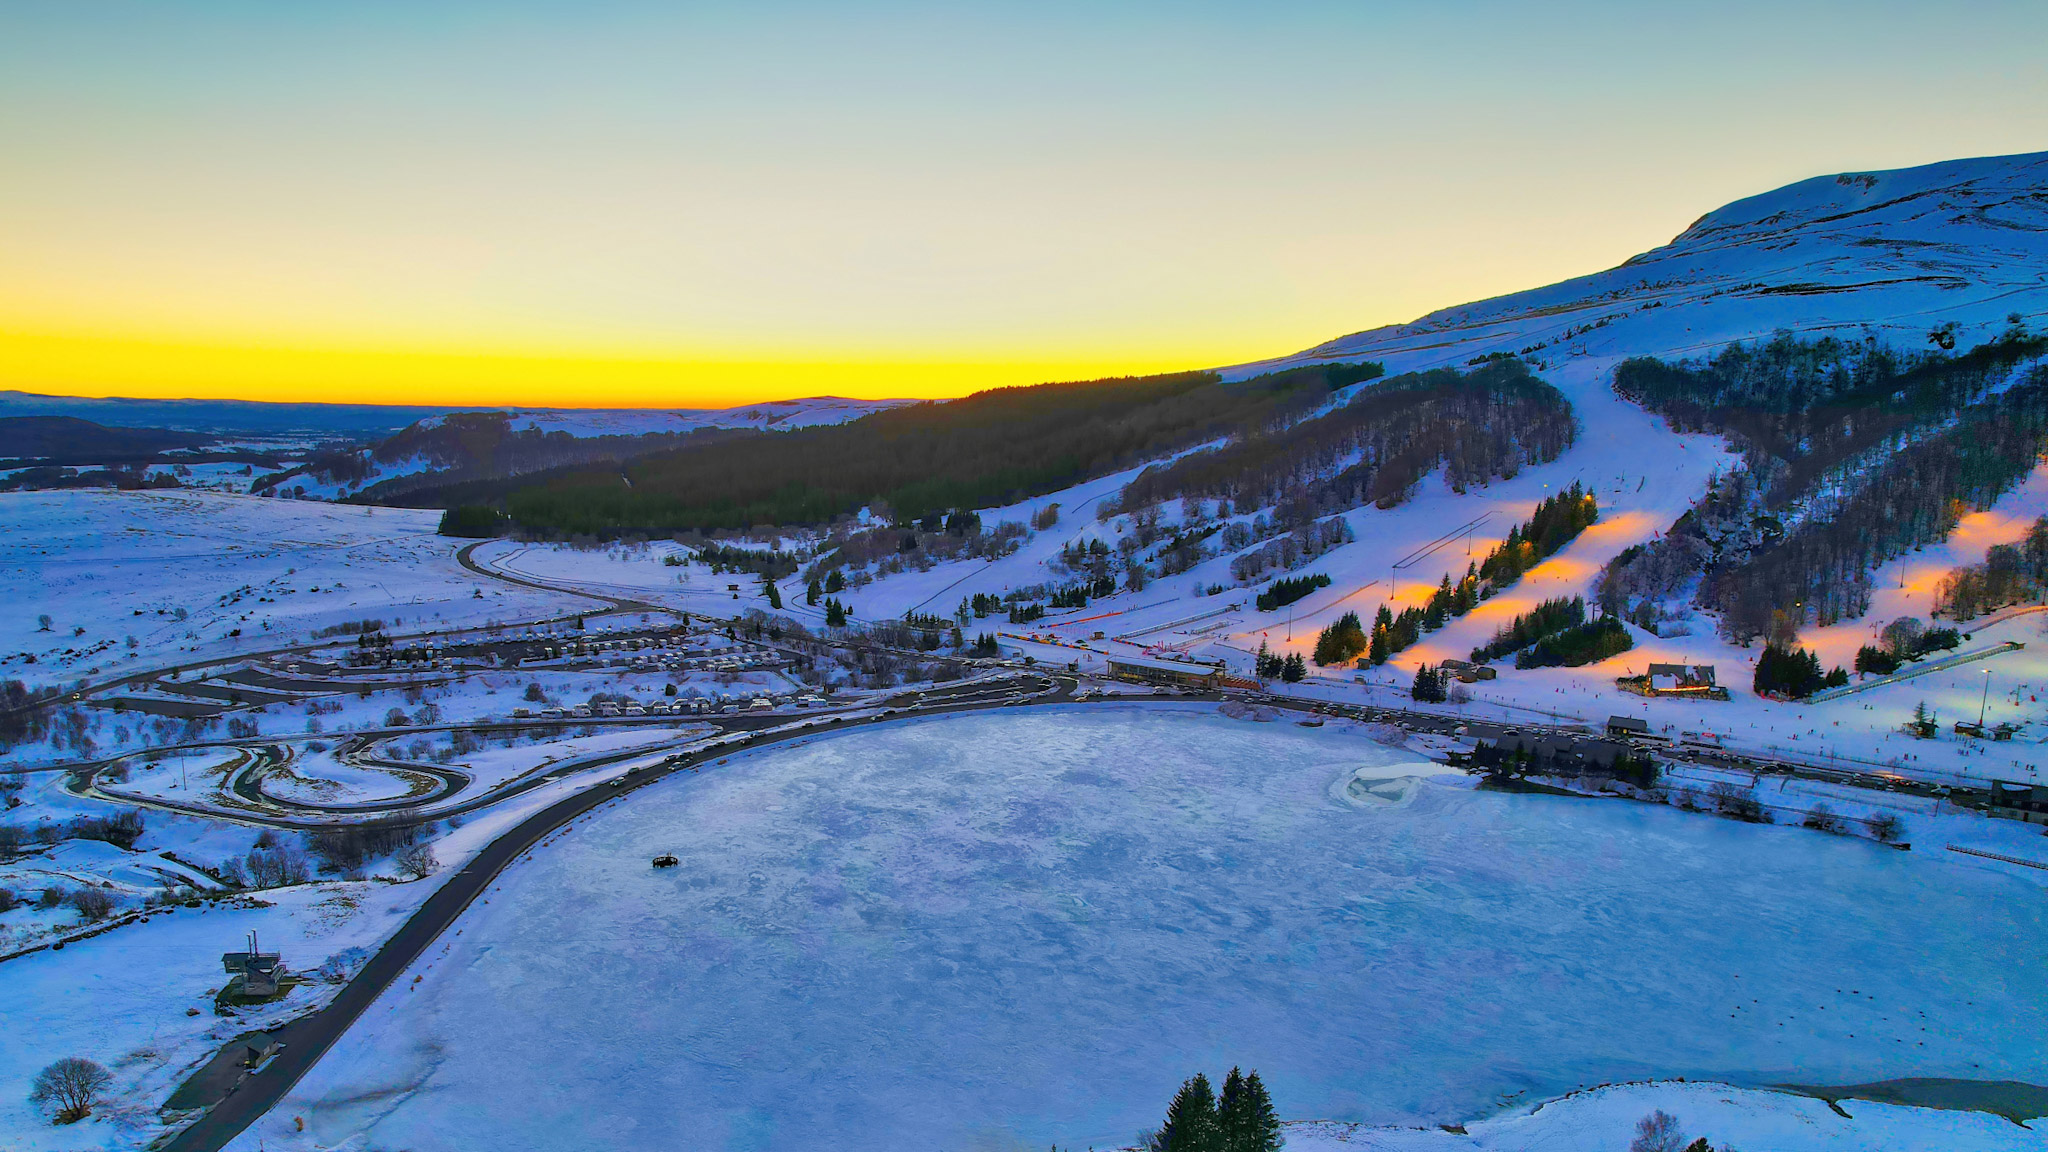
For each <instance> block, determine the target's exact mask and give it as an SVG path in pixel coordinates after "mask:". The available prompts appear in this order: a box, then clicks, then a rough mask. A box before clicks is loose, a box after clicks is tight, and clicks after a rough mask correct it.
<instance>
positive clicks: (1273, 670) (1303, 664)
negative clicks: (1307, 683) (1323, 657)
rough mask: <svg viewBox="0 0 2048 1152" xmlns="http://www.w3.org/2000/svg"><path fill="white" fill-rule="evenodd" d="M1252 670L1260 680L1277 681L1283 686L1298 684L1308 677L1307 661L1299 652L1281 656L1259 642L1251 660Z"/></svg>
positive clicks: (1263, 642)
mask: <svg viewBox="0 0 2048 1152" xmlns="http://www.w3.org/2000/svg"><path fill="white" fill-rule="evenodd" d="M1252 668H1253V670H1254V671H1256V672H1257V674H1258V676H1259V678H1260V679H1261V680H1278V681H1280V682H1282V683H1284V684H1299V683H1301V681H1302V680H1303V678H1305V677H1306V676H1307V675H1308V661H1306V660H1303V659H1302V658H1301V653H1299V652H1289V653H1288V654H1287V655H1285V656H1282V655H1280V654H1279V653H1277V652H1274V651H1273V650H1272V649H1270V648H1268V647H1266V642H1265V641H1264V640H1261V641H1259V651H1258V653H1257V654H1256V655H1255V656H1253V658H1252Z"/></svg>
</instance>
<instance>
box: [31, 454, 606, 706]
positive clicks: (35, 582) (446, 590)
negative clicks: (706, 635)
mask: <svg viewBox="0 0 2048 1152" xmlns="http://www.w3.org/2000/svg"><path fill="white" fill-rule="evenodd" d="M0 523H4V524H5V525H6V527H7V532H6V534H5V536H4V538H0V597H4V598H5V599H6V602H7V604H8V605H9V609H10V610H9V611H8V612H7V613H5V614H4V615H0V676H6V677H19V678H21V679H24V680H27V681H29V682H30V683H43V684H47V683H52V682H56V681H59V680H63V681H69V680H71V679H74V678H78V677H91V676H101V675H106V674H108V673H118V672H124V671H134V670H138V669H145V668H152V667H159V666H162V665H165V664H172V663H177V662H180V661H181V660H197V659H201V658H207V659H212V658H219V657H226V656H231V655H234V654H236V653H245V652H257V651H265V650H269V649H274V648H280V647H284V646H286V645H289V644H294V643H304V642H306V641H307V640H308V639H309V638H310V633H312V632H313V631H315V630H317V629H320V628H324V627H328V626H330V625H334V624H340V623H343V622H347V621H354V620H360V619H363V618H366V617H368V618H378V619H382V620H383V621H384V622H385V624H386V626H387V627H391V626H393V625H394V622H395V621H398V620H403V621H404V623H403V625H400V626H397V627H394V628H393V630H394V631H399V632H413V631H419V630H424V629H441V628H448V627H458V626H468V625H476V624H483V623H487V622H490V621H493V620H519V619H532V618H537V617H542V616H547V615H550V614H559V613H567V612H573V611H576V610H577V609H579V608H588V607H589V606H590V602H589V601H588V600H585V599H583V598H581V597H574V596H559V595H555V594H552V593H548V592H541V591H537V590H531V589H522V588H518V587H514V586H512V585H508V584H505V583H503V582H501V581H497V580H491V579H489V578H487V577H482V576H478V575H476V574H475V573H472V572H468V571H465V570H464V569H463V568H462V567H461V566H460V565H458V564H457V563H456V562H455V553H456V551H457V549H458V548H460V547H461V545H462V544H463V543H464V542H463V541H460V540H452V539H450V538H448V537H446V536H438V535H436V534H435V529H436V528H437V527H438V525H439V523H440V513H438V512H433V511H422V510H416V509H409V508H366V507H354V506H349V505H337V504H326V503H318V502H313V501H300V500H279V499H268V498H263V497H256V496H235V495H228V494H224V493H218V492H181V491H145V492H116V491H111V490H102V489H91V490H77V491H68V492H12V493H7V494H5V495H0ZM479 592H481V593H482V595H481V596H479V595H478V593H479ZM179 609H183V610H185V612H186V613H187V618H186V619H185V620H183V621H179V620H176V619H175V618H174V617H173V616H172V615H171V613H173V612H175V611H176V610H179ZM45 614H47V615H48V616H50V617H51V628H50V630H49V631H42V630H41V627H40V624H39V621H38V619H37V618H38V617H39V616H41V615H45ZM79 628H83V629H84V632H83V633H82V634H74V633H75V630H76V629H79ZM237 630H239V632H240V635H231V633H233V632H235V631H237ZM130 636H132V637H134V638H135V642H136V643H135V646H134V647H132V648H131V647H129V646H128V645H127V642H126V641H127V638H128V637H130ZM344 639H346V638H344ZM25 655H33V656H35V657H36V663H35V664H33V665H30V664H27V663H26V662H25V661H24V660H23V659H22V657H23V656H25Z"/></svg>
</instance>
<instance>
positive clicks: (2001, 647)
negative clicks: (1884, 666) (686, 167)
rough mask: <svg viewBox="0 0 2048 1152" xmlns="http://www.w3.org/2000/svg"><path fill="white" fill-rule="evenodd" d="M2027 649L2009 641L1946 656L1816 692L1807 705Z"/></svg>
mask: <svg viewBox="0 0 2048 1152" xmlns="http://www.w3.org/2000/svg"><path fill="white" fill-rule="evenodd" d="M2025 647H2026V645H2025V644H2023V643H2021V642H2020V641H2018V640H2007V641H2005V642H2004V643H2003V644H1998V645H1994V646H1993V647H1990V648H1979V649H1976V650H1974V651H1970V652H1958V653H1956V654H1955V655H1953V656H1945V657H1943V658H1942V659H1940V660H1935V661H1932V662H1930V663H1928V664H1925V665H1923V666H1921V667H1918V668H1908V669H1906V670H1905V671H1902V672H1896V673H1894V674H1892V675H1890V676H1880V677H1878V678H1877V679H1875V680H1865V681H1863V682H1862V683H1860V684H1847V685H1844V686H1842V687H1840V688H1830V689H1828V690H1826V691H1824V692H1815V693H1814V694H1813V695H1811V696H1808V697H1807V698H1806V700H1805V703H1808V704H1824V703H1826V702H1828V701H1829V700H1839V699H1841V698H1842V697H1844V696H1854V695H1855V694H1856V693H1858V692H1868V691H1870V690H1871V689H1872V688H1883V687H1885V686H1886V685H1888V684H1897V683H1899V682H1900V681H1902V680H1911V679H1912V678H1913V677H1915V676H1925V675H1927V674H1928V673H1930V672H1946V671H1948V670H1949V669H1951V668H1959V667H1961V666H1962V665H1964V664H1972V663H1975V662H1976V661H1979V660H1988V659H1990V658H1991V657H1993V656H2003V655H2005V654H2006V653H2007V652H2017V651H2019V650H2020V649H2022V648H2025Z"/></svg>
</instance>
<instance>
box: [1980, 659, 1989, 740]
mask: <svg viewBox="0 0 2048 1152" xmlns="http://www.w3.org/2000/svg"><path fill="white" fill-rule="evenodd" d="M1990 703H1991V669H1989V668H1986V669H1985V670H1984V698H1983V699H1981V700H1979V701H1977V727H1979V728H1982V727H1984V709H1985V708H1986V707H1988V706H1989V705H1990Z"/></svg>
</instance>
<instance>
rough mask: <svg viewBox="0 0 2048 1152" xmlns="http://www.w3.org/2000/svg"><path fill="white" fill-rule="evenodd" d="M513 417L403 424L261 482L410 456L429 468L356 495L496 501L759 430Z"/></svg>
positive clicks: (456, 416)
mask: <svg viewBox="0 0 2048 1152" xmlns="http://www.w3.org/2000/svg"><path fill="white" fill-rule="evenodd" d="M512 419H513V417H512V415H511V414H510V413H506V412H455V413H451V414H449V415H447V416H445V417H442V418H441V419H439V420H435V421H431V422H423V423H420V424H415V425H413V426H412V427H409V428H406V429H404V430H402V431H400V432H399V433H398V434H397V435H395V436H392V437H391V438H390V439H388V440H385V441H383V442H382V443H380V444H378V445H377V446H376V447H374V448H370V449H348V448H342V449H329V450H327V451H324V452H320V453H317V454H315V455H314V456H313V457H311V458H310V459H308V460H307V462H306V464H305V465H304V466H303V467H300V468H297V469H294V470H293V471H291V472H287V473H279V474H277V475H276V476H268V477H265V478H264V480H263V481H262V484H261V486H264V487H282V486H288V485H289V481H290V479H291V477H292V476H295V475H298V474H300V473H305V474H308V475H312V476H316V477H320V478H324V479H328V480H334V481H344V482H345V481H362V480H365V479H368V478H369V475H370V470H371V469H372V468H373V467H375V466H376V465H379V464H383V465H391V464H400V463H403V462H405V461H408V460H412V459H415V458H417V459H422V460H427V461H431V462H432V463H433V464H434V465H435V469H434V470H433V471H429V472H416V473H412V474H409V475H404V476H394V477H391V478H390V479H387V480H382V481H379V482H377V483H374V484H372V485H370V486H369V487H368V488H366V489H364V490H363V492H362V493H361V495H359V496H357V497H355V499H356V500H358V501H364V502H375V503H383V504H393V505H398V506H401V507H409V508H448V507H453V506H455V505H458V504H496V503H498V502H499V501H501V500H502V499H503V498H504V496H505V494H506V493H507V492H509V491H511V490H512V489H514V488H515V487H518V486H519V485H521V484H524V483H531V482H533V480H534V479H535V478H536V477H537V476H546V475H552V474H554V473H556V472H558V471H561V470H565V469H574V468H585V467H589V466H591V465H594V464H598V463H604V464H611V465H616V464H618V463H620V462H623V461H627V460H632V459H635V458H637V457H642V456H648V455H652V454H653V453H657V452H674V451H677V450H679V449H684V450H687V449H695V448H700V447H703V446H706V445H710V444H716V443H720V442H724V441H737V440H751V439H758V438H760V437H761V435H762V434H761V433H759V432H755V431H753V430H752V429H745V428H697V429H692V430H690V431H687V432H649V433H644V434H640V435H630V436H629V435H619V436H575V435H571V434H570V433H568V432H559V431H557V432H543V431H541V430H540V429H538V428H524V429H520V430H518V431H514V430H513V429H512Z"/></svg>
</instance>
